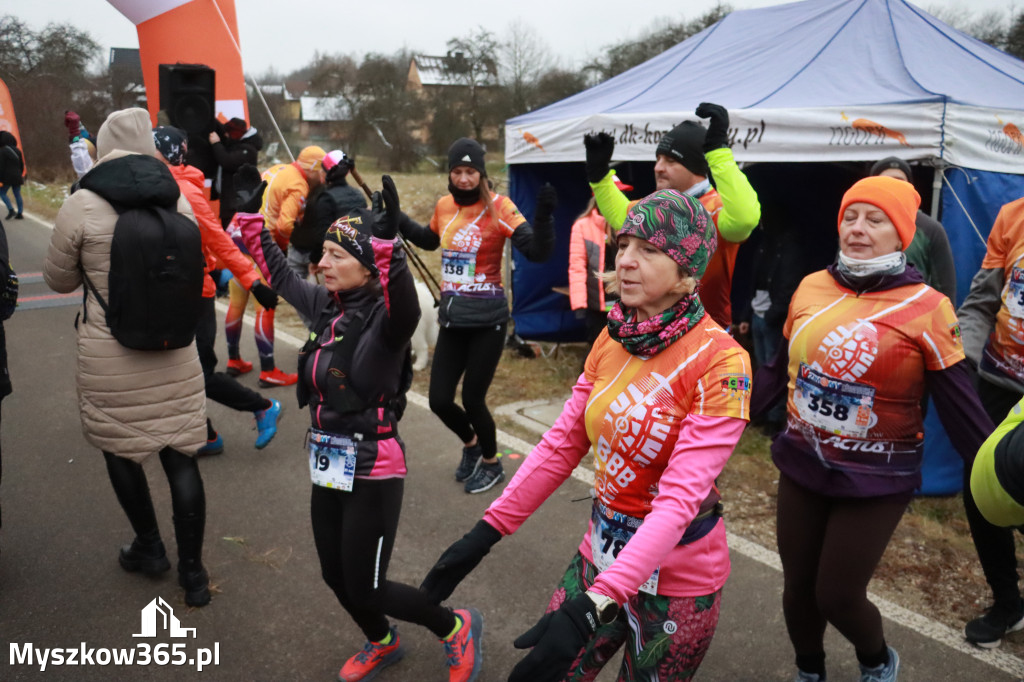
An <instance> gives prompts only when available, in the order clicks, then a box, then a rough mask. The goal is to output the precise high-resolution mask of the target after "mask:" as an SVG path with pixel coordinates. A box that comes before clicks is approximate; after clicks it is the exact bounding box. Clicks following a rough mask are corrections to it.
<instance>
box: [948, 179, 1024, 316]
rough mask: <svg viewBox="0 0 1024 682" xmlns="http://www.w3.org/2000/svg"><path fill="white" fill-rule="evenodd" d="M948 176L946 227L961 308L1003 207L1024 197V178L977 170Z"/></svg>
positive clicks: (957, 302)
mask: <svg viewBox="0 0 1024 682" xmlns="http://www.w3.org/2000/svg"><path fill="white" fill-rule="evenodd" d="M945 176H946V180H947V181H948V182H949V184H950V187H943V189H942V226H943V227H945V228H946V234H947V235H949V245H950V246H951V247H952V249H953V261H954V263H955V264H956V297H957V301H956V304H957V306H959V305H960V304H961V303H963V300H964V298H966V296H967V292H968V291H969V290H970V288H971V278H972V277H974V273H975V272H977V271H978V268H979V267H981V260H982V258H984V257H985V242H984V240H986V239H988V233H989V232H990V231H991V230H992V223H994V222H995V220H996V215H997V214H998V213H999V209H1000V207H1002V205H1003V204H1006V203H1009V202H1011V201H1014V200H1016V199H1019V198H1021V197H1024V175H1011V174H1009V173H992V172H990V171H981V170H974V169H973V168H948V169H946V172H945ZM958 198H959V201H957V199H958ZM960 202H962V203H963V208H961V206H960ZM965 208H966V210H967V213H966V214H965V213H964V209H965ZM967 215H970V217H971V220H973V221H974V225H975V226H977V228H978V230H979V231H980V232H981V236H979V235H978V234H976V233H975V231H974V227H972V226H971V220H968V218H967Z"/></svg>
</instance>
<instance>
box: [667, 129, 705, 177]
mask: <svg viewBox="0 0 1024 682" xmlns="http://www.w3.org/2000/svg"><path fill="white" fill-rule="evenodd" d="M706 132H707V131H705V130H704V126H702V125H701V124H699V123H694V122H693V121H683V122H682V123H680V124H679V125H677V126H676V127H675V128H673V129H672V130H670V131H668V132H667V133H665V135H664V136H663V137H662V138H661V142H659V143H658V149H657V151H655V155H656V156H668V157H670V158H673V159H675V160H676V161H678V162H679V163H681V164H683V166H684V167H685V168H686V170H688V171H690V172H691V173H693V174H695V175H702V176H705V177H706V176H707V174H708V162H707V159H705V158H704V135H705V134H706Z"/></svg>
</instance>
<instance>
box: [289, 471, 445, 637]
mask: <svg viewBox="0 0 1024 682" xmlns="http://www.w3.org/2000/svg"><path fill="white" fill-rule="evenodd" d="M404 488H405V480H404V479H401V478H385V479H365V478H357V479H356V480H355V484H354V485H353V486H352V491H351V492H345V491H342V490H332V489H330V488H324V487H321V486H318V485H314V486H313V492H312V495H311V498H310V505H309V506H310V516H311V517H312V521H313V540H314V541H315V542H316V553H317V556H319V557H320V570H321V573H322V574H323V578H324V582H326V583H327V585H328V586H329V587H330V588H331V589H332V590H334V594H335V595H336V596H337V597H338V601H339V602H341V605H342V606H343V607H344V608H345V610H346V611H348V613H349V615H350V616H352V619H353V620H354V621H355V622H356V625H358V626H359V629H361V630H362V631H363V634H365V635H366V639H367V640H369V641H371V642H379V641H380V640H382V639H384V638H385V637H386V636H387V634H388V628H389V625H388V619H387V616H393V617H395V618H398V619H399V620H404V621H406V622H410V623H416V624H418V625H422V626H424V627H426V628H427V629H428V630H430V631H431V632H433V633H434V634H435V635H437V637H439V638H443V637H447V636H448V634H449V633H451V631H452V630H453V629H454V628H455V616H454V614H453V613H452V612H451V610H449V609H447V608H445V607H443V606H438V605H436V604H432V603H430V602H429V601H428V600H427V596H426V594H425V593H423V592H422V591H420V590H418V589H416V588H414V587H411V586H410V585H404V584H402V583H396V582H393V581H391V580H388V579H387V574H388V563H389V562H390V560H391V550H392V548H393V547H394V545H395V533H396V532H397V530H398V517H399V516H400V514H401V511H402V494H403V491H404Z"/></svg>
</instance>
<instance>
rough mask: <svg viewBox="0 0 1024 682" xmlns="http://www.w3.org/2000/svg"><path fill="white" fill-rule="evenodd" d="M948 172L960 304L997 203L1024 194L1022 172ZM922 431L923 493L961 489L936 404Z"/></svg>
mask: <svg viewBox="0 0 1024 682" xmlns="http://www.w3.org/2000/svg"><path fill="white" fill-rule="evenodd" d="M945 175H946V179H947V180H948V181H949V184H950V186H951V187H943V189H942V226H943V227H944V228H945V229H946V234H947V235H948V236H949V243H950V246H951V247H952V249H953V261H954V264H955V265H956V297H957V299H958V300H957V301H956V304H957V305H958V306H959V305H960V304H961V303H962V302H963V300H964V299H965V298H966V297H967V293H968V291H970V288H971V278H972V277H974V273H976V272H977V271H978V268H979V267H981V261H982V259H983V258H984V257H985V242H984V241H983V240H984V239H988V235H989V232H991V230H992V223H993V222H995V219H996V215H997V214H998V213H999V208H1000V207H1001V206H1002V205H1003V204H1005V203H1008V202H1010V201H1013V200H1015V199H1018V198H1020V197H1022V196H1024V175H1010V174H1008V173H992V172H989V171H979V170H974V169H971V168H949V169H947V170H946V173H945ZM954 195H955V196H954ZM958 198H959V201H958V200H957V199H958ZM961 202H962V203H963V207H961V205H960V203H961ZM964 209H966V211H967V213H966V214H965V213H964ZM968 214H969V215H970V217H971V219H972V220H973V221H974V224H975V226H976V227H977V228H978V231H979V232H981V235H980V236H979V235H978V234H976V233H975V231H974V227H972V226H971V221H970V220H968V218H967V215H968ZM924 434H925V436H924V466H923V471H922V478H923V481H922V483H921V489H920V490H919V491H918V492H920V493H922V494H925V495H949V494H953V493H957V492H960V490H961V488H962V487H963V461H962V460H961V459H960V457H959V455H957V453H956V451H955V450H954V449H953V445H952V443H950V441H949V436H948V435H947V434H946V430H945V429H944V428H943V426H942V422H940V421H939V418H938V414H937V412H936V411H935V410H934V409H931V410H929V411H928V415H927V417H926V418H925V428H924Z"/></svg>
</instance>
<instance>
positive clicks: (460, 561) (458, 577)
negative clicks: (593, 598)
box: [420, 520, 589, 604]
mask: <svg viewBox="0 0 1024 682" xmlns="http://www.w3.org/2000/svg"><path fill="white" fill-rule="evenodd" d="M500 539H501V533H499V532H498V531H497V530H495V528H494V526H492V525H491V524H489V523H487V522H486V521H484V520H480V521H477V522H476V525H475V526H473V529H472V530H471V531H469V532H468V533H466V534H465V535H463V536H462V537H461V538H460V539H458V540H456V541H455V542H454V543H452V546H451V547H449V548H448V549H446V550H445V551H444V553H443V554H442V555H441V558H439V559H438V560H437V563H436V564H434V567H433V568H432V569H430V572H429V573H427V577H426V578H424V579H423V584H422V585H420V589H421V590H423V591H424V592H426V593H427V598H428V599H429V600H430V601H431V602H432V603H434V604H440V603H441V602H443V601H444V600H445V599H447V598H448V597H450V596H451V594H452V592H454V591H455V588H456V587H458V585H459V583H460V582H462V579H463V578H465V577H466V576H467V575H469V574H470V572H471V571H472V570H473V569H474V568H476V565H477V564H479V563H480V560H481V559H483V558H484V557H485V556H487V553H488V552H490V551H491V547H493V546H494V544H495V543H496V542H498V540H500ZM588 599H589V597H588Z"/></svg>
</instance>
